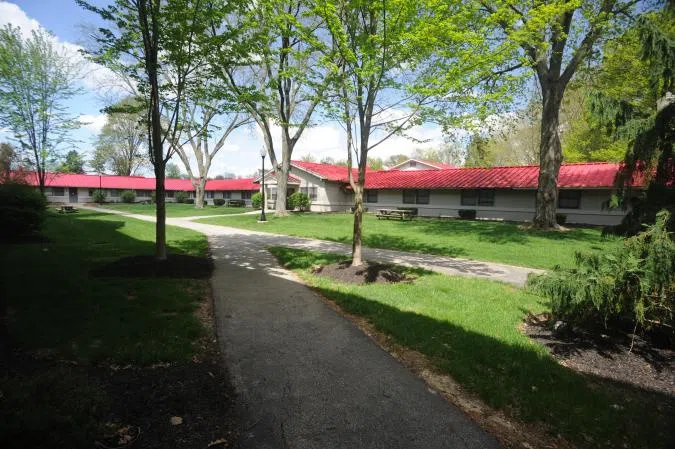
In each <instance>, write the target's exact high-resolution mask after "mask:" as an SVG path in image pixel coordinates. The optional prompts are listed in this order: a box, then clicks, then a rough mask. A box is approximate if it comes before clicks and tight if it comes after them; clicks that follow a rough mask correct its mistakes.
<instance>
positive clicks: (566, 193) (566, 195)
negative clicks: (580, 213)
mask: <svg viewBox="0 0 675 449" xmlns="http://www.w3.org/2000/svg"><path fill="white" fill-rule="evenodd" d="M558 207H559V208H560V209H579V208H580V207H581V190H560V191H559V192H558Z"/></svg>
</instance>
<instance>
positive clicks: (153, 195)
mask: <svg viewBox="0 0 675 449" xmlns="http://www.w3.org/2000/svg"><path fill="white" fill-rule="evenodd" d="M150 202H151V203H152V204H155V203H157V193H156V192H155V191H154V190H153V191H152V192H151V193H150Z"/></svg>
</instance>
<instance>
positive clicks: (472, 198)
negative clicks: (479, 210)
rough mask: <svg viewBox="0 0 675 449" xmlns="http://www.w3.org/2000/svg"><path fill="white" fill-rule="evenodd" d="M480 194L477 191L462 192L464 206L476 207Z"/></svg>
mask: <svg viewBox="0 0 675 449" xmlns="http://www.w3.org/2000/svg"><path fill="white" fill-rule="evenodd" d="M477 200H478V193H477V192H476V191H475V190H462V201H461V204H462V206H475V205H476V201H477Z"/></svg>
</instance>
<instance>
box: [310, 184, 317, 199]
mask: <svg viewBox="0 0 675 449" xmlns="http://www.w3.org/2000/svg"><path fill="white" fill-rule="evenodd" d="M309 199H310V200H312V201H316V187H310V188H309Z"/></svg>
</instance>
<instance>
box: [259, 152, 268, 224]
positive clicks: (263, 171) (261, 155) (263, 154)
mask: <svg viewBox="0 0 675 449" xmlns="http://www.w3.org/2000/svg"><path fill="white" fill-rule="evenodd" d="M266 155H267V151H266V150H265V147H263V148H261V149H260V157H261V158H262V207H261V208H260V220H258V223H264V222H266V221H267V217H265V206H266V204H265V156H266Z"/></svg>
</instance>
